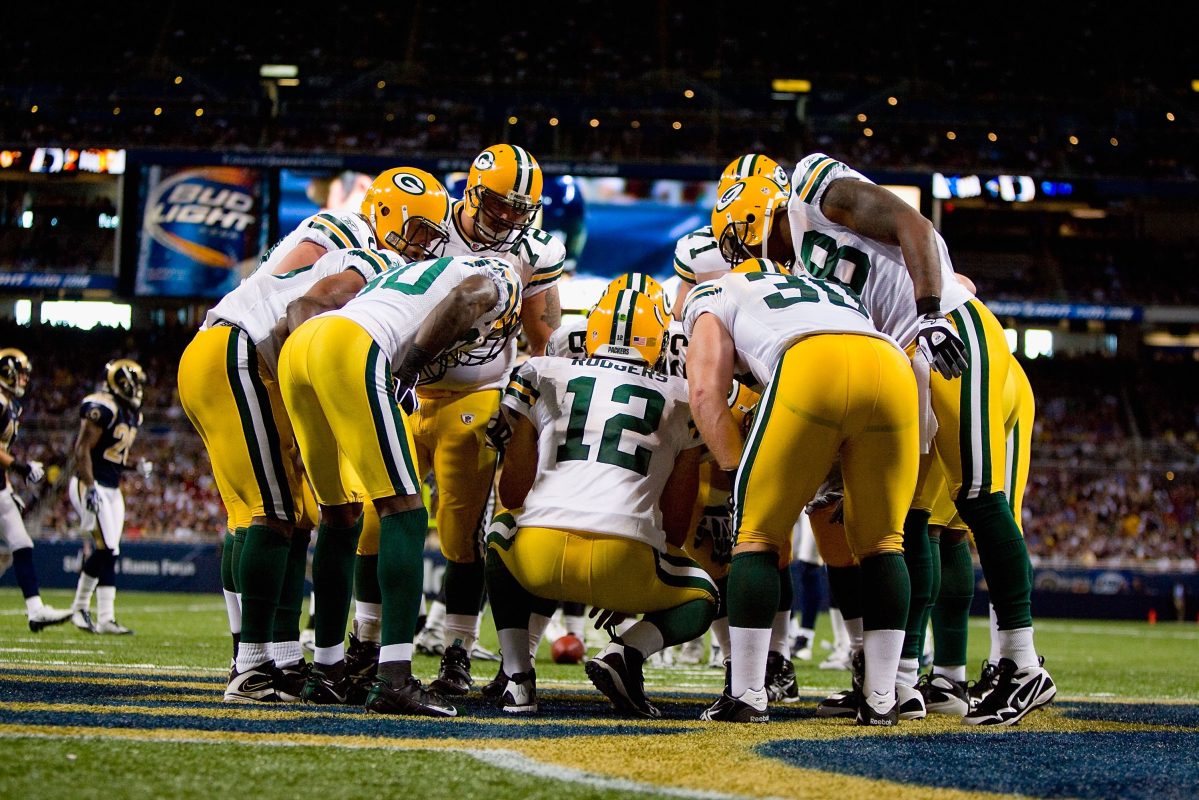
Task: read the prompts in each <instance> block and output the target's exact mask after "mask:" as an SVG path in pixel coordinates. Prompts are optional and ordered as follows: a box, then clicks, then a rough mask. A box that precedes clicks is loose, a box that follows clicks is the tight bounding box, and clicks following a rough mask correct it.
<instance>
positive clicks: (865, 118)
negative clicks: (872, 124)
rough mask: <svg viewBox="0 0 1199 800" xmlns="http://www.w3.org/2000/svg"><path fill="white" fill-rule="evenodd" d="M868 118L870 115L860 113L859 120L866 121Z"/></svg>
mask: <svg viewBox="0 0 1199 800" xmlns="http://www.w3.org/2000/svg"><path fill="white" fill-rule="evenodd" d="M868 119H869V117H867V116H866V115H865V114H858V122H865V121H866V120H868Z"/></svg>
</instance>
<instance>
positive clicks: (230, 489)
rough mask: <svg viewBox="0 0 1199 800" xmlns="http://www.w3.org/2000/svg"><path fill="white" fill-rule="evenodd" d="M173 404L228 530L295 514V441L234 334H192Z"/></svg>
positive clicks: (274, 390) (258, 367) (244, 343)
mask: <svg viewBox="0 0 1199 800" xmlns="http://www.w3.org/2000/svg"><path fill="white" fill-rule="evenodd" d="M179 402H180V404H181V405H182V406H183V410H184V411H185V412H186V413H187V417H188V419H190V420H191V422H192V425H194V426H195V428H196V430H197V431H199V433H200V438H201V439H203V440H204V447H205V449H207V450H208V458H209V461H211V462H212V471H213V475H214V477H215V479H216V485H217V491H219V492H220V494H221V499H222V500H223V501H224V503H225V509H226V512H227V513H228V514H229V516H230V519H231V523H230V524H231V525H236V526H238V527H247V526H248V525H249V520H250V519H251V518H252V517H269V518H272V519H278V520H284V521H287V522H295V521H296V518H297V512H298V511H299V510H300V509H302V507H303V497H302V492H303V482H302V480H301V475H300V470H298V469H297V468H296V463H297V459H296V454H295V438H294V436H293V434H292V428H291V423H290V421H289V418H288V414H287V411H286V409H285V408H284V405H283V400H282V398H281V396H280V392H279V386H278V384H276V383H275V381H274V380H272V379H271V378H270V377H269V375H268V374H267V373H266V371H265V370H264V369H263V368H262V364H261V362H260V361H259V358H258V351H257V349H255V347H254V344H253V343H252V342H251V341H250V337H249V336H248V335H246V333H245V331H243V330H241V329H240V328H235V327H230V326H226V325H219V326H217V327H214V328H209V329H207V330H203V331H200V332H199V333H197V334H196V336H195V338H194V339H192V341H191V343H190V344H188V346H187V348H186V349H185V350H184V351H183V356H182V357H181V358H180V359H179Z"/></svg>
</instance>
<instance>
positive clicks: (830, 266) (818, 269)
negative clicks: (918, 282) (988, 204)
mask: <svg viewBox="0 0 1199 800" xmlns="http://www.w3.org/2000/svg"><path fill="white" fill-rule="evenodd" d="M841 178H849V179H851V180H858V181H866V182H867V183H871V182H872V181H870V179H869V178H867V177H866V176H865V175H863V174H862V173H860V172H858V171H856V170H853V169H850V168H849V167H847V166H845V165H844V164H842V163H841V162H840V161H837V160H836V159H834V158H830V157H829V156H826V155H825V154H824V153H813V154H812V155H809V156H805V157H804V158H803V160H801V161H800V162H799V163H798V164H796V165H795V174H794V176H793V177H792V180H791V198H790V200H788V202H787V217H788V220H789V222H790V224H791V236H792V241H794V242H795V256H796V258H795V263H796V265H797V266H796V269H797V270H798V265H800V264H802V265H803V267H804V269H806V270H807V271H808V272H810V273H811V274H813V275H815V276H816V277H817V278H830V277H831V278H834V279H835V280H837V281H840V282H841V283H844V284H845V285H847V286H849V287H850V288H852V289H853V290H854V291H855V292H857V293H858V295H859V296H861V298H862V302H864V303H865V304H866V307H867V308H868V309H870V316H871V318H872V319H873V320H874V324H875V325H876V326H878V329H879V330H880V331H882V332H883V333H886V334H887V335H889V336H890V337H891V338H893V339H894V340H895V341H897V342H899V344H900V346H903V347H906V346H907V345H909V344H911V342H912V340H913V339H915V338H916V327H917V326H916V297H915V287H914V286H913V284H912V277H911V276H910V275H909V274H908V268H907V267H906V266H904V261H903V253H902V252H901V251H900V249H899V245H889V244H884V243H882V242H877V241H875V240H874V239H868V238H866V237H864V236H862V235H861V234H859V233H856V232H854V231H851V230H850V229H849V228H846V227H845V226H843V225H837V224H836V223H834V222H831V221H830V220H829V219H828V217H826V216H824V213H823V212H822V211H821V210H820V204H821V202H823V200H824V193H825V192H826V191H828V187H829V186H830V185H831V184H832V183H833V181H836V180H839V179H841ZM936 237H937V249H938V250H939V251H940V254H941V311H942V313H945V314H948V313H949V312H950V311H953V310H955V309H957V308H958V307H960V306H961V305H962V304H963V303H965V302H966V301H968V300H971V299H972V298H973V297H974V295H973V294H971V293H970V291H969V290H968V289H966V287H964V286H962V285H961V284H960V283H958V281H957V278H955V277H954V273H953V262H952V261H950V259H949V249H948V248H947V247H946V246H945V240H944V239H942V238H941V234H940V233H936Z"/></svg>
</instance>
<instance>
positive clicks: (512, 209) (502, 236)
mask: <svg viewBox="0 0 1199 800" xmlns="http://www.w3.org/2000/svg"><path fill="white" fill-rule="evenodd" d="M543 180H544V179H543V177H542V174H541V167H540V166H538V164H537V160H536V159H535V158H533V156H531V155H529V153H528V151H527V150H525V149H524V148H523V147H517V146H515V145H510V144H497V145H493V146H491V147H488V148H487V149H486V150H484V151H483V152H482V153H479V155H478V156H476V157H475V160H474V162H473V163H472V164H471V165H470V172H469V173H468V174H467V176H466V189H465V191H464V194H463V200H464V201H465V204H466V215H467V216H468V217H470V218H471V219H472V220H473V221H474V232H475V237H476V238H477V239H478V240H479V241H480V242H482V243H483V244H486V245H488V246H489V247H492V248H495V249H497V250H500V251H501V252H506V251H508V250H511V249H512V248H513V247H515V246H516V244H517V243H518V242H519V241H520V240H521V239H522V238H523V237H524V235H525V232H526V231H527V230H528V229H529V226H530V225H532V224H533V220H534V218H536V216H537V213H538V212H539V211H540V210H541V188H542V185H543Z"/></svg>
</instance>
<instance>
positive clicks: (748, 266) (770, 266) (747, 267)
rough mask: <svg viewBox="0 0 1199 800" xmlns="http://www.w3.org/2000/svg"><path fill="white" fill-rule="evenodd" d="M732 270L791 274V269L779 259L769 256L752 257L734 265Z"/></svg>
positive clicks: (742, 272)
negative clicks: (778, 260)
mask: <svg viewBox="0 0 1199 800" xmlns="http://www.w3.org/2000/svg"><path fill="white" fill-rule="evenodd" d="M731 271H732V272H736V273H740V274H742V275H747V274H749V273H752V272H766V273H769V274H771V275H790V274H791V270H789V269H787V268H786V267H785V266H783V265H782V264H780V263H779V262H777V261H771V260H770V259H769V258H750V259H746V260H745V261H742V262H741V263H740V264H738V265H737V266H735V267H733V269H732V270H731Z"/></svg>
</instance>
